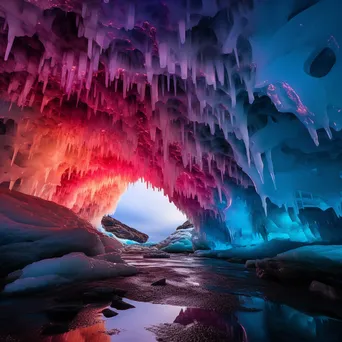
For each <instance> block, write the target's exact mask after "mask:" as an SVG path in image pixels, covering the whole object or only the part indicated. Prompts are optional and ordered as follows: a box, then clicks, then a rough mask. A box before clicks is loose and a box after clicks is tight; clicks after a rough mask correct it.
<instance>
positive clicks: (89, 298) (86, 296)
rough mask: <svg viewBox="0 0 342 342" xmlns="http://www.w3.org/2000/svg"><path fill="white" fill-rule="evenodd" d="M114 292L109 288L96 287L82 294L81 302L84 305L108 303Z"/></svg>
mask: <svg viewBox="0 0 342 342" xmlns="http://www.w3.org/2000/svg"><path fill="white" fill-rule="evenodd" d="M115 294H116V293H115V291H114V289H113V288H111V287H109V288H108V287H98V288H93V289H91V290H90V291H87V292H85V293H83V301H84V302H85V303H97V302H110V300H111V299H112V297H113V295H115Z"/></svg>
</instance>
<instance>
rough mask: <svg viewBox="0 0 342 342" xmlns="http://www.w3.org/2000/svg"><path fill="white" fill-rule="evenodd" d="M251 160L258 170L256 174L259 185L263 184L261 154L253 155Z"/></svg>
mask: <svg viewBox="0 0 342 342" xmlns="http://www.w3.org/2000/svg"><path fill="white" fill-rule="evenodd" d="M253 158H254V164H255V167H256V169H257V170H258V173H259V176H260V179H261V183H264V174H263V170H264V163H263V162H262V158H261V154H260V153H259V152H257V153H254V155H253Z"/></svg>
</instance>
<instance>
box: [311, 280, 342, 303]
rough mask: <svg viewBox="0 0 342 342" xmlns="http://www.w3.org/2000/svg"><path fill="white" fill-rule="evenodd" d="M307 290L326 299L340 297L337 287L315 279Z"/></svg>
mask: <svg viewBox="0 0 342 342" xmlns="http://www.w3.org/2000/svg"><path fill="white" fill-rule="evenodd" d="M309 290H310V291H311V292H314V293H317V294H319V295H321V296H322V297H325V298H328V299H332V300H338V299H340V298H341V297H340V296H339V293H338V290H337V289H335V288H334V287H333V286H330V285H326V284H324V283H321V282H320V281H317V280H314V281H312V282H311V284H310V286H309Z"/></svg>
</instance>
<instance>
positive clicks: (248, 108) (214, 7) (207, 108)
mask: <svg viewBox="0 0 342 342" xmlns="http://www.w3.org/2000/svg"><path fill="white" fill-rule="evenodd" d="M341 10H342V3H341V4H340V3H339V2H336V1H335V0H302V1H298V0H276V1H264V0H231V1H221V0H197V1H192V0H172V1H171V0H170V1H169V0H164V1H161V0H143V1H142V0H103V1H102V0H83V1H81V0H49V1H47V0H10V1H9V0H7V1H5V0H0V21H1V23H0V26H1V27H2V29H1V32H0V97H1V103H0V105H1V114H0V117H1V119H0V144H1V153H0V184H2V186H6V187H9V188H10V189H15V190H18V191H21V192H23V193H26V194H31V195H35V196H38V197H41V198H43V199H48V200H52V201H54V202H56V203H58V204H62V205H64V206H66V207H68V208H70V209H72V210H73V211H74V212H75V213H77V214H78V215H80V216H81V217H82V218H85V219H88V220H90V221H91V222H93V223H97V222H99V220H100V219H101V217H102V216H103V215H104V214H108V213H112V212H113V211H114V209H115V206H116V203H117V201H118V199H119V198H120V195H121V194H122V193H123V192H124V191H125V190H126V188H127V186H128V185H129V184H130V183H133V182H136V181H137V180H138V179H143V180H145V181H146V182H147V183H148V184H149V185H150V186H151V187H154V188H161V189H163V190H164V193H165V194H166V195H167V196H168V197H169V199H170V201H173V202H174V203H175V204H176V205H177V206H178V207H179V208H180V209H181V210H182V211H183V212H184V213H185V214H186V215H187V216H188V217H189V218H190V219H191V220H192V221H193V222H194V223H195V225H196V226H197V227H198V228H200V229H201V232H202V233H203V237H204V238H209V237H214V239H213V240H227V241H232V242H236V243H242V242H243V241H244V239H245V238H246V239H247V240H251V239H252V240H253V239H255V237H260V236H261V237H262V238H264V239H265V238H269V237H270V236H275V237H279V236H284V235H285V236H287V237H290V238H291V237H296V236H297V237H298V236H299V237H300V239H302V237H303V236H304V238H305V239H310V238H317V236H319V237H326V238H329V239H330V238H331V236H330V235H329V234H328V233H327V232H325V231H324V229H322V227H320V225H323V223H324V222H325V221H326V220H330V217H333V216H334V215H335V216H336V215H337V216H338V217H339V216H340V215H342V208H341V193H342V192H341V191H342V179H341V178H342V176H341V170H342V159H341V157H340V153H341V150H340V147H341V146H342V139H341V138H342V136H341V131H340V130H341V128H342V115H341V109H342V96H341V94H340V92H341V76H342V59H341V60H340V56H341V55H340V46H341V44H342V21H341V20H340V17H339V16H340V13H341ZM322 13H324V15H322ZM340 136H341V137H340ZM315 208H316V209H315ZM315 210H316V211H315ZM322 210H325V212H323V211H322ZM321 211H322V213H323V214H322V215H321ZM306 213H308V214H306ZM312 213H314V215H316V216H318V217H319V219H315V220H313V219H311V217H312ZM325 215H328V216H327V217H328V218H326V216H325ZM329 215H330V216H329ZM331 215H332V216H331ZM335 216H334V217H335ZM314 222H316V223H314ZM317 222H318V223H317ZM272 234H273V235H272ZM332 235H334V234H332Z"/></svg>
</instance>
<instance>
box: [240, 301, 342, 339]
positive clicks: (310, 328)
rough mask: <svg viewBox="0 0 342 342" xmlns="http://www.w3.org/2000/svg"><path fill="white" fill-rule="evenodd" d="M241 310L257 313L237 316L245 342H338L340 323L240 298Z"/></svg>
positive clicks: (341, 333) (241, 313) (285, 307)
mask: <svg viewBox="0 0 342 342" xmlns="http://www.w3.org/2000/svg"><path fill="white" fill-rule="evenodd" d="M241 302H242V303H243V306H244V307H245V308H247V309H257V310H258V311H256V312H254V310H252V311H248V310H246V311H242V312H238V313H237V317H238V319H239V322H240V323H241V324H242V325H243V326H244V328H245V329H246V332H247V336H248V341H249V342H273V341H277V342H289V341H290V342H297V341H302V342H327V341H329V342H340V341H342V322H341V321H340V320H334V319H331V318H328V317H321V316H319V317H314V316H310V315H308V314H305V313H302V312H300V311H298V310H295V309H293V308H291V307H289V306H286V305H282V304H278V303H272V302H267V301H264V300H263V299H260V298H253V297H250V298H248V297H243V298H241Z"/></svg>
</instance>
